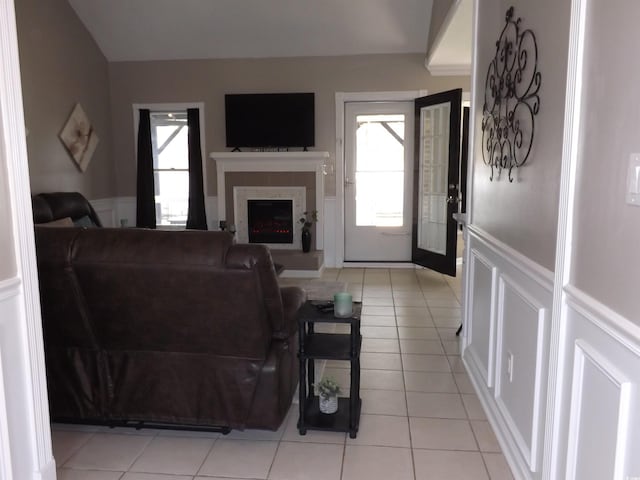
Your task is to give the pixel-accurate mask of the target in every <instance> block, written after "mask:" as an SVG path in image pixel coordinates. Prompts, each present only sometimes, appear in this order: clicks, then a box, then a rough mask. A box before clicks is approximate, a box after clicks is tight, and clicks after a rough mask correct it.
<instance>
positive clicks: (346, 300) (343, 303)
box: [333, 292, 353, 317]
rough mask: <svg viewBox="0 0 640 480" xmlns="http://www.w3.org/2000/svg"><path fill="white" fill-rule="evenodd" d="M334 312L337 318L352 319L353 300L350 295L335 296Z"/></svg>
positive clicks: (340, 293)
mask: <svg viewBox="0 0 640 480" xmlns="http://www.w3.org/2000/svg"><path fill="white" fill-rule="evenodd" d="M333 312H334V315H335V316H336V317H350V316H351V315H352V314H353V298H352V297H351V294H350V293H347V292H339V293H336V294H335V295H334V296H333Z"/></svg>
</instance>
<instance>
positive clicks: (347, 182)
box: [344, 178, 356, 186]
mask: <svg viewBox="0 0 640 480" xmlns="http://www.w3.org/2000/svg"><path fill="white" fill-rule="evenodd" d="M344 184H345V186H346V185H355V184H356V182H352V181H351V180H349V179H348V178H345V179H344Z"/></svg>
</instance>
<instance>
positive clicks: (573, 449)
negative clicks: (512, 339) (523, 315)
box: [548, 286, 640, 480]
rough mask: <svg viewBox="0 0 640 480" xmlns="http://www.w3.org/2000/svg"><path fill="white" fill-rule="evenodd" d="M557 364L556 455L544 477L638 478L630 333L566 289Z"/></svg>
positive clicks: (637, 349) (621, 321) (636, 371)
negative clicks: (560, 380)
mask: <svg viewBox="0 0 640 480" xmlns="http://www.w3.org/2000/svg"><path fill="white" fill-rule="evenodd" d="M564 291H565V294H564V298H565V299H566V302H565V306H564V309H563V311H564V318H565V319H566V322H565V324H566V325H565V329H564V330H565V333H564V335H563V336H562V337H561V338H562V343H561V345H560V346H559V357H558V363H559V364H560V365H562V369H560V370H559V373H560V374H561V376H562V378H563V379H564V381H563V383H561V384H559V385H558V387H557V392H556V397H557V398H558V399H559V401H558V402H557V403H556V408H557V412H556V418H557V422H558V423H557V424H556V425H555V426H556V429H557V434H556V437H555V438H554V444H555V445H556V446H557V447H556V448H557V449H558V451H557V453H556V455H555V457H554V462H553V463H552V464H551V465H552V470H550V471H549V475H548V478H565V477H566V478H575V479H580V480H582V479H591V478H594V479H599V478H614V479H619V480H626V479H627V478H635V477H640V458H639V457H638V455H637V454H636V453H637V452H638V451H640V397H639V392H640V334H639V333H638V326H637V325H635V324H633V323H632V322H631V321H629V320H628V319H626V318H624V317H622V316H620V315H619V314H617V313H616V312H613V311H612V310H610V309H608V308H607V307H605V306H604V305H602V304H600V303H599V302H598V301H596V300H595V299H593V298H591V297H589V296H588V295H587V294H585V293H584V292H581V291H580V290H578V289H576V288H575V287H572V286H567V287H566V288H565V290H564Z"/></svg>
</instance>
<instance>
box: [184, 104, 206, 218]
mask: <svg viewBox="0 0 640 480" xmlns="http://www.w3.org/2000/svg"><path fill="white" fill-rule="evenodd" d="M187 123H188V125H189V211H188V213H187V228H189V229H196V230H206V229H207V215H206V213H205V209H204V187H203V178H202V149H201V148H200V112H199V110H198V109H197V108H189V109H187Z"/></svg>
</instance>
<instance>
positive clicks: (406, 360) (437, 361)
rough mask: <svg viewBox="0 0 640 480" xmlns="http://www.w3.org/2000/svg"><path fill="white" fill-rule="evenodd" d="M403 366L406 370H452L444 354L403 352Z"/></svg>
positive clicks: (446, 371) (447, 371)
mask: <svg viewBox="0 0 640 480" xmlns="http://www.w3.org/2000/svg"><path fill="white" fill-rule="evenodd" d="M402 368H403V369H404V371H405V372H445V373H449V372H451V367H450V365H449V362H448V361H447V357H445V356H444V355H416V354H411V353H409V354H403V355H402Z"/></svg>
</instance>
